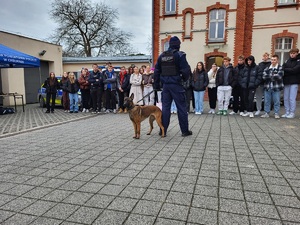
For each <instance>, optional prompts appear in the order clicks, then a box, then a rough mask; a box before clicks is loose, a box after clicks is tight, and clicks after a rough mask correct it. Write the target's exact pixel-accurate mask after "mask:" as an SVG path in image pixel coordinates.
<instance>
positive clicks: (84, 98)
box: [78, 68, 91, 113]
mask: <svg viewBox="0 0 300 225" xmlns="http://www.w3.org/2000/svg"><path fill="white" fill-rule="evenodd" d="M78 82H79V84H80V92H81V103H82V112H87V113H88V112H89V108H90V106H89V102H90V93H91V91H90V83H89V75H88V70H87V69H86V68H83V69H82V70H81V74H80V77H79V79H78Z"/></svg>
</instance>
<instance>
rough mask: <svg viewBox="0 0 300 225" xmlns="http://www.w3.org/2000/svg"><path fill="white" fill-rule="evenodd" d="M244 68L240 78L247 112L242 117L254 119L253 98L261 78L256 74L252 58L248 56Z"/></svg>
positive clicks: (256, 69)
mask: <svg viewBox="0 0 300 225" xmlns="http://www.w3.org/2000/svg"><path fill="white" fill-rule="evenodd" d="M245 61H246V66H245V68H244V70H243V74H242V78H241V83H240V84H241V86H242V89H243V96H244V101H245V106H246V110H247V112H245V113H243V114H242V116H249V117H251V118H253V117H254V114H253V110H254V96H255V90H256V88H257V87H258V86H259V85H260V83H261V80H262V77H261V76H260V75H259V74H258V66H257V65H256V63H255V58H254V56H252V55H250V56H249V57H248V58H247V59H246V60H245Z"/></svg>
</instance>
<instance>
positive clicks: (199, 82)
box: [192, 62, 208, 115]
mask: <svg viewBox="0 0 300 225" xmlns="http://www.w3.org/2000/svg"><path fill="white" fill-rule="evenodd" d="M207 85H208V75H207V73H206V71H205V69H204V64H203V62H198V63H197V67H196V69H195V70H194V72H193V78H192V87H193V91H194V98H195V114H197V115H201V114H202V113H203V109H204V104H203V103H204V102H203V100H204V93H205V89H206V87H207Z"/></svg>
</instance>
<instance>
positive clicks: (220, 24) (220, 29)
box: [208, 9, 226, 42]
mask: <svg viewBox="0 0 300 225" xmlns="http://www.w3.org/2000/svg"><path fill="white" fill-rule="evenodd" d="M225 15H226V10H225V9H213V10H211V11H210V12H209V36H208V39H209V42H214V41H216V42H218V41H224V34H225Z"/></svg>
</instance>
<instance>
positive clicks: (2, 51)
mask: <svg viewBox="0 0 300 225" xmlns="http://www.w3.org/2000/svg"><path fill="white" fill-rule="evenodd" d="M28 67H40V59H38V58H36V57H34V56H31V55H27V54H25V53H23V52H19V51H17V50H14V49H12V48H9V47H6V46H4V45H1V44H0V68H28Z"/></svg>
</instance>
